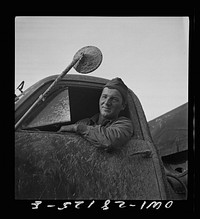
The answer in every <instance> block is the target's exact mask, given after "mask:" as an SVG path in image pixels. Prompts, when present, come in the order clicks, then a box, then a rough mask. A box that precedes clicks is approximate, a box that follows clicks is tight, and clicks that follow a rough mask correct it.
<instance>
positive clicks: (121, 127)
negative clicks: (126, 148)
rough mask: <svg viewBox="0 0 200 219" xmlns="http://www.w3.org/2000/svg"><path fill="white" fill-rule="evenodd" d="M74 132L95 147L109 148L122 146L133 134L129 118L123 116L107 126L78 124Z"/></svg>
mask: <svg viewBox="0 0 200 219" xmlns="http://www.w3.org/2000/svg"><path fill="white" fill-rule="evenodd" d="M76 132H77V133H79V134H81V135H82V136H84V138H86V139H87V140H88V141H90V142H91V143H92V144H93V145H94V146H96V147H103V148H111V147H119V146H123V145H124V144H126V143H127V142H128V141H129V140H130V138H131V136H132V134H133V125H132V122H131V121H130V120H129V119H127V118H125V117H123V118H120V119H119V120H117V121H116V122H113V123H112V124H111V125H110V126H109V127H104V126H101V125H96V126H88V125H84V124H78V125H77V127H76Z"/></svg>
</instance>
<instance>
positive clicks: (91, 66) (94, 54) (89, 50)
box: [74, 46, 102, 74]
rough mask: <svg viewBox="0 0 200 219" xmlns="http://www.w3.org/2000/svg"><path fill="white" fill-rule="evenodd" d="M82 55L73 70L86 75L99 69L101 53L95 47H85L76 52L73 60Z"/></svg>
mask: <svg viewBox="0 0 200 219" xmlns="http://www.w3.org/2000/svg"><path fill="white" fill-rule="evenodd" d="M82 54H83V57H82V58H81V59H80V61H78V62H77V63H76V64H75V65H74V69H75V70H76V71H77V72H79V73H82V74H87V73H90V72H92V71H94V70H95V69H97V68H98V67H99V65H100V64H101V62H102V53H101V51H100V50H99V49H98V48H97V47H95V46H86V47H83V48H82V49H80V50H78V52H77V53H76V54H75V55H74V59H75V58H78V57H79V56H81V55H82Z"/></svg>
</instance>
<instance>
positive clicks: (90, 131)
mask: <svg viewBox="0 0 200 219" xmlns="http://www.w3.org/2000/svg"><path fill="white" fill-rule="evenodd" d="M127 91H128V88H127V86H126V85H125V84H124V82H123V81H122V80H121V78H114V79H112V80H110V81H109V82H108V83H107V84H106V85H105V86H104V89H103V91H102V94H101V97H100V99H99V111H100V113H99V114H96V115H94V116H93V117H92V118H87V119H83V120H81V121H79V122H77V123H76V124H72V125H67V126H62V127H61V128H60V130H59V132H66V131H69V132H76V133H78V134H80V135H82V136H83V137H84V138H85V139H87V140H88V141H90V142H91V143H92V144H93V145H94V146H96V147H101V148H104V149H110V148H113V147H114V148H116V147H121V146H123V145H124V144H126V143H127V142H128V140H129V139H130V138H131V136H132V134H133V126H132V122H131V120H130V119H128V118H126V117H122V116H121V117H119V113H120V112H121V111H122V110H124V109H125V107H126V104H127Z"/></svg>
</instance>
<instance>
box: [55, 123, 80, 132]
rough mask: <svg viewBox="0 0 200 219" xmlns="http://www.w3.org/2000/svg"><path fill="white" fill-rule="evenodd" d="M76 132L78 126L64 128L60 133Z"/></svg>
mask: <svg viewBox="0 0 200 219" xmlns="http://www.w3.org/2000/svg"><path fill="white" fill-rule="evenodd" d="M76 131H77V125H76V124H72V125H66V126H62V127H61V128H60V129H59V130H58V132H76Z"/></svg>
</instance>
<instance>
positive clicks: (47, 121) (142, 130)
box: [15, 74, 179, 200]
mask: <svg viewBox="0 0 200 219" xmlns="http://www.w3.org/2000/svg"><path fill="white" fill-rule="evenodd" d="M56 77H57V75H53V76H50V77H47V78H44V79H42V80H40V81H38V82H37V83H36V84H34V85H33V86H31V87H30V88H28V89H27V90H26V91H24V93H23V95H22V96H21V98H19V99H18V100H17V101H16V102H15V123H17V122H18V121H19V120H20V118H22V116H23V115H24V114H25V113H26V112H27V110H28V109H29V108H30V107H31V106H32V104H33V103H34V102H35V101H36V100H37V99H38V97H39V96H40V95H41V94H42V93H43V92H44V91H45V90H46V89H47V88H48V87H49V86H50V85H51V83H52V82H53V81H54V80H55V79H56ZM107 82H108V79H105V78H98V77H93V76H86V75H75V74H74V75H72V74H68V75H66V76H65V77H64V78H62V80H60V81H59V83H58V84H57V85H56V86H55V87H54V88H53V89H52V90H51V92H50V93H49V94H48V96H47V98H46V100H45V101H41V102H40V103H39V104H38V105H37V106H36V107H35V108H34V109H33V110H32V112H31V113H30V114H29V115H27V116H26V117H25V119H24V120H23V122H22V123H21V124H20V125H19V126H18V128H17V129H16V130H15V198H16V199H37V200H43V199H65V200H66V199H79V200H80V199H84V200H86V199H113V200H119V199H120V200H121V199H123V200H173V199H174V198H175V199H179V197H178V196H177V195H176V196H174V191H173V189H172V187H171V186H170V184H169V183H168V180H167V176H166V173H165V170H164V166H163V163H162V160H161V158H160V155H159V151H158V150H157V148H156V146H155V144H154V142H153V140H152V137H151V134H150V131H149V127H148V123H147V120H146V117H145V114H144V111H143V108H142V105H141V103H140V101H139V99H138V98H137V96H136V95H135V93H134V92H133V91H132V90H130V89H129V90H128V103H127V106H126V108H125V109H124V111H123V112H121V115H123V116H126V117H128V118H130V119H131V121H132V123H133V127H134V134H133V135H132V137H131V139H130V141H129V142H128V143H127V144H126V145H123V146H122V147H121V148H120V149H117V150H111V151H105V150H102V149H99V148H96V147H94V146H93V145H92V144H91V143H90V142H88V141H87V140H86V139H84V138H83V137H81V136H80V135H78V134H75V133H70V132H67V133H66V132H65V133H62V132H58V130H59V129H60V127H61V126H62V125H66V124H73V123H75V122H77V121H79V120H81V119H84V118H89V117H92V116H93V115H94V114H96V113H98V110H99V104H98V103H99V98H100V95H101V92H102V89H103V86H104V85H105V84H106V83H107Z"/></svg>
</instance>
